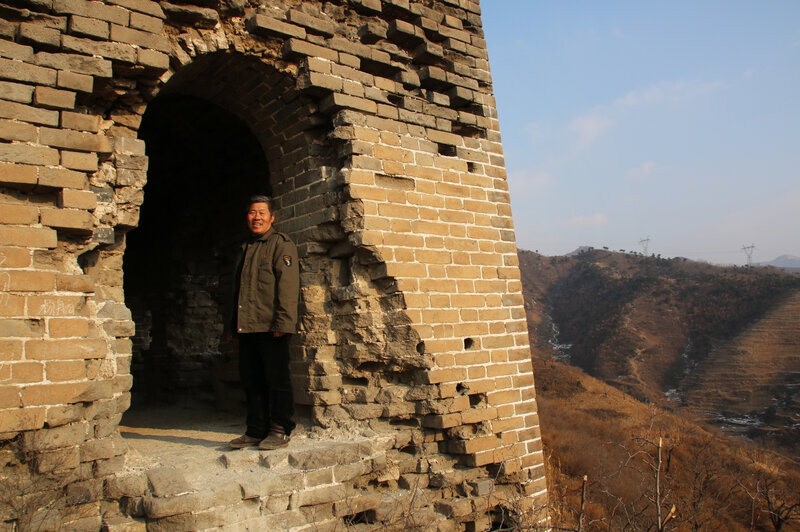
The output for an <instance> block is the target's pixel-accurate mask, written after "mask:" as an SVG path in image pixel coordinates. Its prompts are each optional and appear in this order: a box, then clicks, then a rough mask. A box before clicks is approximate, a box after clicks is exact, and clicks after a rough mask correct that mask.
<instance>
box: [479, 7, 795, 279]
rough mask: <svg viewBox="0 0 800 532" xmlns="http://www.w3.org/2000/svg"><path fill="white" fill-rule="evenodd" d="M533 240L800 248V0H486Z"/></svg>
mask: <svg viewBox="0 0 800 532" xmlns="http://www.w3.org/2000/svg"><path fill="white" fill-rule="evenodd" d="M481 9H482V12H483V15H482V18H483V25H484V30H485V32H486V39H487V42H488V48H489V56H490V61H491V65H492V77H493V82H494V92H495V98H496V99H497V107H498V112H499V117H500V131H501V133H502V137H503V148H504V151H505V160H506V168H507V170H508V173H509V186H510V188H511V203H512V209H513V213H514V223H515V227H516V231H517V243H518V245H519V247H520V248H523V249H531V250H539V251H540V252H541V253H544V254H547V255H558V254H563V253H567V252H569V251H572V250H573V249H575V248H577V247H578V246H581V245H591V246H595V247H602V246H608V247H609V248H611V249H614V250H618V249H625V250H636V251H642V249H643V247H642V245H641V244H640V240H642V239H644V238H648V237H649V239H650V241H649V243H648V252H649V253H657V254H661V255H663V256H667V257H674V256H684V257H689V258H692V259H700V260H707V261H709V262H713V263H725V264H743V263H746V260H747V257H746V255H745V253H744V252H743V251H742V247H743V246H744V245H749V244H755V251H754V253H753V261H754V262H759V261H769V260H772V259H774V258H776V257H777V256H778V255H783V254H791V255H797V256H800V2H799V1H796V0H788V1H777V0H765V1H763V2H756V1H747V2H745V1H736V0H728V1H712V0H695V1H684V0H676V1H670V2H655V1H651V2H634V1H614V0H604V1H602V2H597V1H574V0H565V1H558V0H550V1H544V0H482V1H481Z"/></svg>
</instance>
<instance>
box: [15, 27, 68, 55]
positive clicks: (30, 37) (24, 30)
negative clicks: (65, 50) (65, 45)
mask: <svg viewBox="0 0 800 532" xmlns="http://www.w3.org/2000/svg"><path fill="white" fill-rule="evenodd" d="M18 35H19V40H20V42H21V43H23V44H32V45H34V46H36V47H37V48H40V49H41V48H44V49H57V48H59V47H60V46H61V32H60V31H58V30H57V29H55V28H48V27H46V26H44V25H42V24H39V23H36V22H23V23H22V24H20V25H19V33H18Z"/></svg>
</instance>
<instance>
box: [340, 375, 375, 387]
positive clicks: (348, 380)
mask: <svg viewBox="0 0 800 532" xmlns="http://www.w3.org/2000/svg"><path fill="white" fill-rule="evenodd" d="M342 384H345V385H347V386H368V385H369V380H368V379H366V378H362V377H348V376H347V375H342Z"/></svg>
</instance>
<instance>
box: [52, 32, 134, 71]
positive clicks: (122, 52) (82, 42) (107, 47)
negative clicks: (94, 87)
mask: <svg viewBox="0 0 800 532" xmlns="http://www.w3.org/2000/svg"><path fill="white" fill-rule="evenodd" d="M62 47H63V49H64V50H67V51H70V52H78V53H81V54H88V55H99V56H100V57H104V58H106V59H114V60H116V61H119V62H121V63H127V64H133V63H135V62H136V48H134V47H133V46H132V45H130V44H124V43H118V42H100V41H93V40H91V39H80V38H78V37H74V36H72V35H64V37H63V39H62ZM95 75H97V74H95Z"/></svg>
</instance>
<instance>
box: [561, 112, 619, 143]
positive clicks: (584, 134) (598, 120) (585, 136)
mask: <svg viewBox="0 0 800 532" xmlns="http://www.w3.org/2000/svg"><path fill="white" fill-rule="evenodd" d="M613 125H614V121H613V120H611V119H610V118H609V117H607V116H605V115H601V114H598V113H591V114H588V115H583V116H579V117H578V118H576V119H575V120H573V121H572V122H570V124H569V129H570V131H574V132H576V133H577V134H578V145H579V146H580V147H582V148H585V147H587V146H589V145H591V144H592V143H593V142H594V141H595V140H596V139H597V138H598V137H599V136H600V135H602V134H603V133H605V132H606V131H608V129H609V128H610V127H611V126H613Z"/></svg>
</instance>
